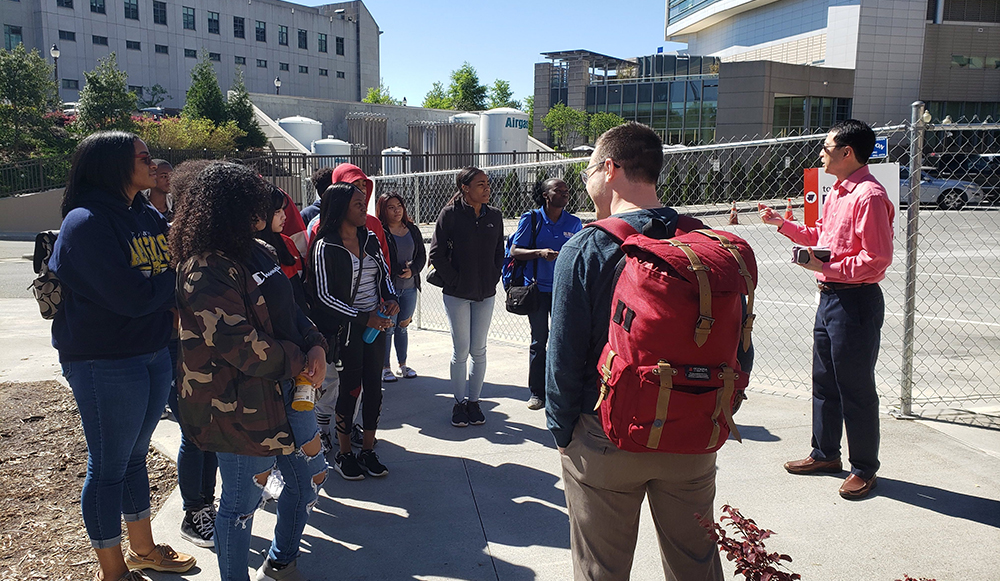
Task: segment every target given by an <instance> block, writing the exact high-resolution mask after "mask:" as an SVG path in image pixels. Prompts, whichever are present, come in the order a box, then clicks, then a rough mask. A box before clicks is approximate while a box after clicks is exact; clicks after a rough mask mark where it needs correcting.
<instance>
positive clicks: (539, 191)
mask: <svg viewBox="0 0 1000 581" xmlns="http://www.w3.org/2000/svg"><path fill="white" fill-rule="evenodd" d="M562 181H563V180H561V179H559V178H549V179H547V180H543V181H540V182H537V183H536V184H535V187H533V188H531V201H532V202H534V203H535V205H536V206H538V207H539V208H541V207H542V206H544V205H545V192H547V191H548V189H549V184H553V183H554V182H562ZM563 183H566V182H563Z"/></svg>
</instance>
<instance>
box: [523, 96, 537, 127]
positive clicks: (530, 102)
mask: <svg viewBox="0 0 1000 581" xmlns="http://www.w3.org/2000/svg"><path fill="white" fill-rule="evenodd" d="M524 105H525V109H526V110H527V113H528V135H534V134H535V96H534V95H528V96H527V97H525V98H524Z"/></svg>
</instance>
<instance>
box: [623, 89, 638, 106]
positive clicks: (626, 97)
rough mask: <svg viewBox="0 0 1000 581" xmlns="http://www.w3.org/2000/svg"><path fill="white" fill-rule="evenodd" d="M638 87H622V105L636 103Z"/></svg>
mask: <svg viewBox="0 0 1000 581" xmlns="http://www.w3.org/2000/svg"><path fill="white" fill-rule="evenodd" d="M635 94H636V86H635V85H623V86H622V104H623V105H624V104H626V103H629V104H631V103H635Z"/></svg>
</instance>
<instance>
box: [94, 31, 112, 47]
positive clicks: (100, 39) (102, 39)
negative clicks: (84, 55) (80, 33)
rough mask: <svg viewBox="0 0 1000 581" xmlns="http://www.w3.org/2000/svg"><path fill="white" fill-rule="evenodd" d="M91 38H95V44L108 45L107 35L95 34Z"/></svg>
mask: <svg viewBox="0 0 1000 581" xmlns="http://www.w3.org/2000/svg"><path fill="white" fill-rule="evenodd" d="M91 38H92V39H93V41H94V44H102V45H104V46H108V37H106V36H97V35H96V34H95V35H94V36H92V37H91Z"/></svg>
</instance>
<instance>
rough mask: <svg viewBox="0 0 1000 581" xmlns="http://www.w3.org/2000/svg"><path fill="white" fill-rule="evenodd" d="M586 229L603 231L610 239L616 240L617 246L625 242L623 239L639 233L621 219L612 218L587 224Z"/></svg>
mask: <svg viewBox="0 0 1000 581" xmlns="http://www.w3.org/2000/svg"><path fill="white" fill-rule="evenodd" d="M587 227H588V228H597V229H598V230H603V231H604V232H605V233H607V234H608V235H610V236H611V237H612V238H615V239H617V240H618V244H621V243H622V242H625V239H626V238H628V237H629V236H632V235H633V234H638V233H639V231H638V230H636V229H635V228H633V227H632V225H631V224H629V223H628V222H626V221H625V220H622V219H621V218H615V217H614V216H611V217H610V218H605V219H603V220H598V221H596V222H591V223H590V224H587Z"/></svg>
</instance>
